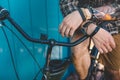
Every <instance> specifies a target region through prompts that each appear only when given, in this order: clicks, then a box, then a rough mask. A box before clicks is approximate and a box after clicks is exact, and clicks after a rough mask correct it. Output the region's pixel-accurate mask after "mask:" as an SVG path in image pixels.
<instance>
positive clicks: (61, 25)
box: [59, 23, 63, 33]
mask: <svg viewBox="0 0 120 80" xmlns="http://www.w3.org/2000/svg"><path fill="white" fill-rule="evenodd" d="M62 27H63V23H61V24H60V27H59V32H60V33H61V31H62Z"/></svg>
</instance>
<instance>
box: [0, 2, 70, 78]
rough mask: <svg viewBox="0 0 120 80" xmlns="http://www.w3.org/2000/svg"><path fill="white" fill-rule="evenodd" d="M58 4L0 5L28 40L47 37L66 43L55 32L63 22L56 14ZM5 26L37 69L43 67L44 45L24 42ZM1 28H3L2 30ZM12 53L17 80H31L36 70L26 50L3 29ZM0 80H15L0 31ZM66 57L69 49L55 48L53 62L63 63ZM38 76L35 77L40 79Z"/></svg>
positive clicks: (60, 16) (18, 3)
mask: <svg viewBox="0 0 120 80" xmlns="http://www.w3.org/2000/svg"><path fill="white" fill-rule="evenodd" d="M58 4H59V0H53V1H51V0H0V5H1V6H3V7H5V8H6V9H8V10H9V12H10V15H11V17H12V18H13V19H14V20H15V21H16V22H17V23H18V24H19V25H21V27H22V28H23V30H25V32H26V33H28V34H29V35H30V36H31V37H34V38H40V34H41V33H44V34H47V35H48V36H49V37H48V38H54V39H56V40H58V41H67V39H66V38H62V37H61V36H60V34H59V32H58V26H59V24H60V22H61V21H62V15H61V12H60V10H59V5H58ZM5 22H6V24H7V25H8V26H9V28H11V29H12V30H13V31H14V32H15V33H16V34H17V35H18V36H19V38H20V39H21V40H22V41H23V42H24V43H25V45H26V46H27V47H28V49H29V50H30V51H31V52H32V54H33V55H34V56H35V58H36V59H37V61H38V62H39V64H40V66H41V67H43V66H44V62H45V56H46V49H47V45H43V44H36V43H31V42H29V41H27V40H26V39H25V38H24V37H23V36H22V35H21V34H20V33H19V32H18V31H17V30H16V29H15V28H14V27H13V26H12V25H11V24H10V23H9V22H8V21H5ZM3 27H4V26H3ZM4 30H5V32H6V34H7V36H8V39H9V42H10V46H11V49H12V55H13V59H14V61H15V67H16V70H17V73H18V75H19V77H20V80H32V79H33V77H34V76H35V75H36V73H37V72H38V70H39V68H38V66H37V64H36V63H35V61H34V60H33V58H32V57H31V55H30V54H29V52H28V51H27V49H26V48H25V47H24V46H23V44H22V43H21V42H20V41H19V39H17V38H16V36H14V35H13V34H12V33H11V32H10V31H9V30H8V29H7V28H4ZM0 37H1V38H0V80H17V78H16V75H15V72H14V68H13V64H12V60H11V54H10V50H9V48H8V44H7V41H6V38H5V36H4V33H3V31H2V29H0ZM67 56H68V48H66V47H65V48H63V47H54V49H53V51H52V59H62V58H65V57H67ZM40 77H41V73H40V75H39V76H38V79H40Z"/></svg>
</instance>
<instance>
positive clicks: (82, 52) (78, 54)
mask: <svg viewBox="0 0 120 80" xmlns="http://www.w3.org/2000/svg"><path fill="white" fill-rule="evenodd" d="M86 55H89V52H88V48H86V47H84V48H72V57H73V59H75V60H79V59H80V58H82V57H83V56H86Z"/></svg>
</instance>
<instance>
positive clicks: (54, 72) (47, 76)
mask: <svg viewBox="0 0 120 80" xmlns="http://www.w3.org/2000/svg"><path fill="white" fill-rule="evenodd" d="M5 19H7V20H8V21H9V22H10V23H11V24H12V25H13V26H14V27H15V28H16V29H17V30H18V31H19V32H20V34H22V36H24V37H25V38H26V39H27V40H28V41H30V42H34V43H40V44H47V45H48V49H47V56H46V62H45V65H44V68H43V69H40V70H39V71H38V73H37V74H36V76H35V77H34V79H33V80H36V78H37V76H38V75H39V73H40V71H41V72H42V73H43V77H42V80H58V77H59V79H60V78H61V76H62V75H61V74H63V73H64V71H65V69H66V67H67V66H68V64H70V63H71V62H72V60H71V58H66V59H64V60H51V59H50V57H51V52H52V48H53V47H54V46H66V47H72V46H75V45H77V44H80V43H81V42H83V41H84V40H86V39H87V38H89V37H91V36H93V35H95V34H96V33H97V32H98V30H99V29H98V28H96V29H95V30H94V31H93V33H92V34H91V35H87V34H85V35H84V36H83V37H81V38H80V39H78V40H77V41H75V42H72V43H68V42H59V41H56V40H54V39H48V38H47V36H46V35H42V36H41V39H35V38H31V37H30V36H29V35H28V34H27V33H26V32H24V30H23V29H22V28H21V27H20V26H19V25H18V24H17V23H16V22H15V21H14V20H13V19H12V18H11V17H10V15H9V12H8V11H7V10H6V9H4V8H2V7H0V21H1V23H2V24H3V25H4V26H6V25H5V23H4V22H3V20H5ZM97 55H98V50H97V49H96V47H93V49H92V50H91V56H92V59H91V66H90V68H89V72H88V76H87V78H86V80H95V78H94V77H95V75H94V73H95V72H96V71H97V70H96V69H97V67H96V65H97V63H96V60H97ZM36 63H37V62H36ZM37 64H38V63H37ZM53 64H55V65H53ZM38 65H39V64H38ZM16 76H18V75H16ZM55 76H56V77H55ZM18 80H19V78H18Z"/></svg>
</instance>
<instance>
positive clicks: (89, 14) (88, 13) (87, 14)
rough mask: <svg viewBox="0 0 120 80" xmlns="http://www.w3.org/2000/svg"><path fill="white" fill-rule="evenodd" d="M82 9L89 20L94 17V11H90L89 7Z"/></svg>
mask: <svg viewBox="0 0 120 80" xmlns="http://www.w3.org/2000/svg"><path fill="white" fill-rule="evenodd" d="M81 9H82V11H83V13H84V15H85V18H86V20H89V19H91V18H92V13H91V12H90V10H89V9H87V8H81Z"/></svg>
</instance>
